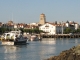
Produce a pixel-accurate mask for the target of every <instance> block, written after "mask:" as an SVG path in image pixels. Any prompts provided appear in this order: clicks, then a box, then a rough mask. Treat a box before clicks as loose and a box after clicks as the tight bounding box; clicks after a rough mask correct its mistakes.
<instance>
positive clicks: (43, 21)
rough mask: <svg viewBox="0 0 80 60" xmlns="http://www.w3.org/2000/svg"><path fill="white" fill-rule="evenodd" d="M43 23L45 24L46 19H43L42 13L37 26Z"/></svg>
mask: <svg viewBox="0 0 80 60" xmlns="http://www.w3.org/2000/svg"><path fill="white" fill-rule="evenodd" d="M45 23H46V17H45V14H43V13H42V14H41V15H40V22H39V24H41V25H43V24H45Z"/></svg>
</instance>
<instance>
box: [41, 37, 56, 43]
mask: <svg viewBox="0 0 80 60" xmlns="http://www.w3.org/2000/svg"><path fill="white" fill-rule="evenodd" d="M41 42H42V43H44V44H56V38H48V39H47V38H44V39H43V40H42V41H41Z"/></svg>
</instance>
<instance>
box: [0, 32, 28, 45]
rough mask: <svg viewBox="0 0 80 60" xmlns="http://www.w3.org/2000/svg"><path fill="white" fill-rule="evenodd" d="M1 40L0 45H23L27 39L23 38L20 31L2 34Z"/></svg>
mask: <svg viewBox="0 0 80 60" xmlns="http://www.w3.org/2000/svg"><path fill="white" fill-rule="evenodd" d="M2 38H3V40H1V42H2V45H25V44H26V43H27V37H24V36H23V35H22V34H21V31H11V32H8V33H4V34H3V35H2Z"/></svg>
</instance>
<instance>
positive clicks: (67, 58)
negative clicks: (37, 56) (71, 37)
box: [46, 45, 80, 60]
mask: <svg viewBox="0 0 80 60" xmlns="http://www.w3.org/2000/svg"><path fill="white" fill-rule="evenodd" d="M46 60H80V45H77V46H76V47H75V46H73V47H72V48H70V49H69V50H64V51H62V52H61V53H60V54H59V55H58V56H52V57H50V58H47V59H46Z"/></svg>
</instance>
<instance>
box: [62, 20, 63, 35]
mask: <svg viewBox="0 0 80 60" xmlns="http://www.w3.org/2000/svg"><path fill="white" fill-rule="evenodd" d="M62 34H63V21H62Z"/></svg>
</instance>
